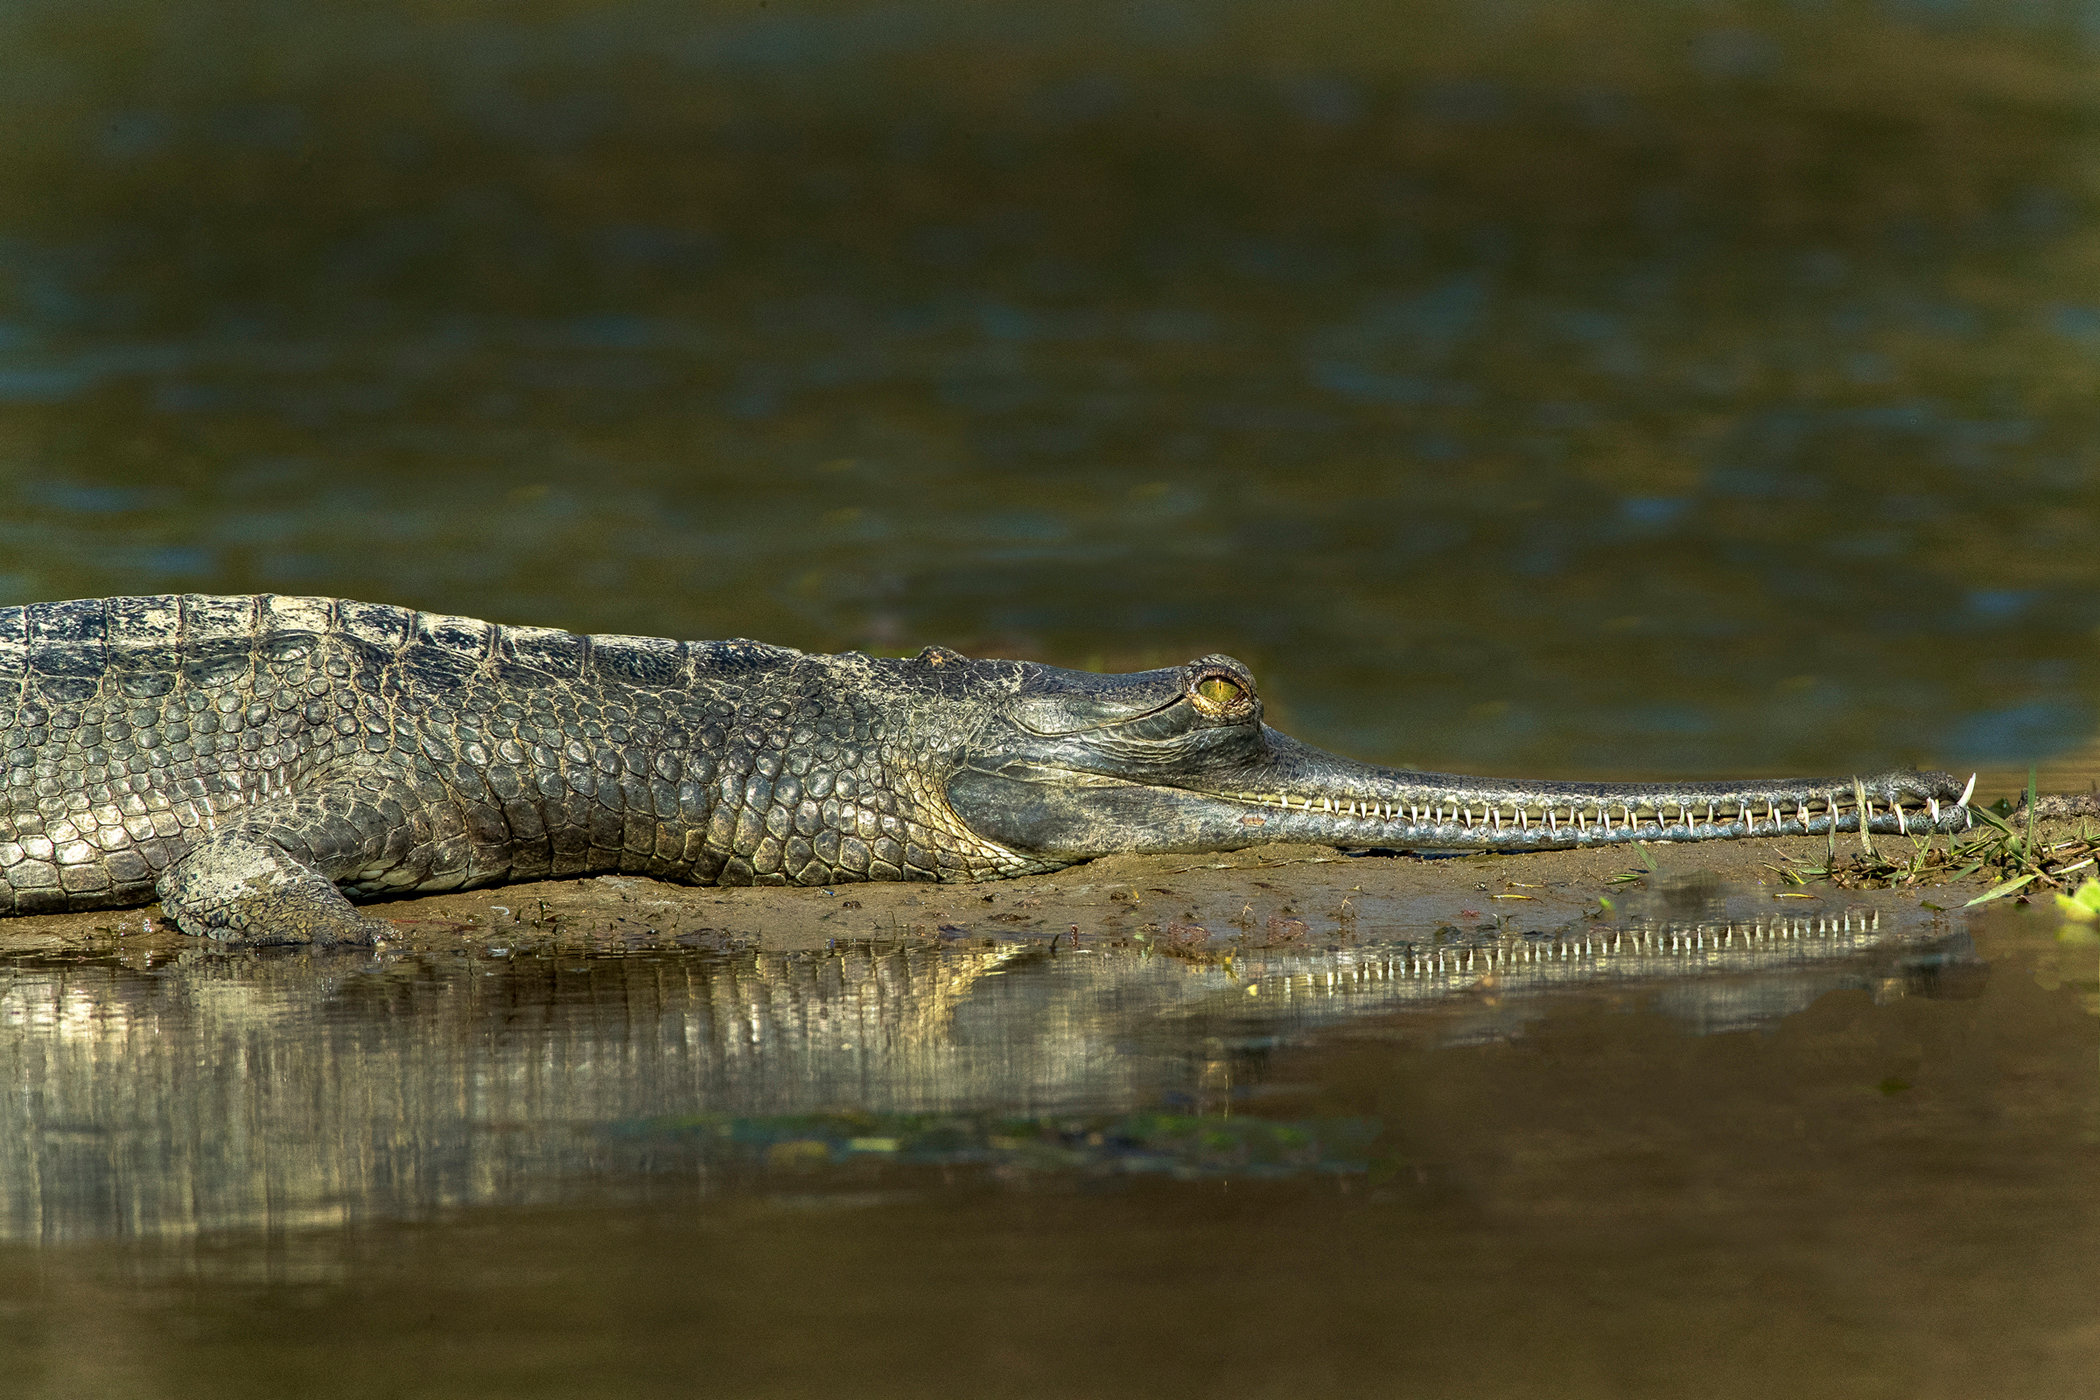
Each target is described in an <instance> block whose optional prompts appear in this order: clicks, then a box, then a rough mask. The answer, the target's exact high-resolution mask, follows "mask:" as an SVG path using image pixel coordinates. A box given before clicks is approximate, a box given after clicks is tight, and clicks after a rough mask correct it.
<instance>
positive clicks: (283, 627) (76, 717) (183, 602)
mask: <svg viewBox="0 0 2100 1400" xmlns="http://www.w3.org/2000/svg"><path fill="white" fill-rule="evenodd" d="M0 761H4V768H0V773H4V782H5V786H4V790H0V913H34V912H45V911H56V910H65V909H95V908H109V907H115V906H123V905H132V904H142V903H146V902H148V901H150V900H152V899H154V898H156V897H157V898H158V899H159V900H160V901H161V903H162V906H163V909H164V910H165V912H166V913H167V914H168V915H169V917H170V918H172V919H173V920H174V921H175V923H176V924H177V926H178V927H180V928H181V929H182V930H183V931H184V932H186V933H192V934H200V935H205V936H209V937H214V938H221V939H226V940H229V941H237V942H247V943H271V942H293V943H308V942H312V943H328V942H337V941H350V942H370V941H373V940H374V939H376V938H378V937H380V936H382V935H383V934H384V933H385V932H386V931H387V927H388V926H387V925H385V924H383V923H381V922H380V921H377V920H374V919H370V918H367V917H365V916H364V915H362V914H360V913H359V912H358V911H357V910H356V908H355V907H354V906H353V905H352V904H351V903H350V901H349V900H348V899H347V898H345V893H347V894H349V895H353V896H378V895H398V894H403V893H407V892H410V891H435V890H449V889H459V888H464V887H468V886H479V885H492V884H497V883H500V882H503V881H506V880H528V879H541V878H547V877H559V876H572V875H584V874H591V873H597V872H609V871H625V872H631V873H636V874H644V875H652V876H656V877H659V878H662V879H669V880H682V881H689V882H693V883H700V884H708V883H715V884H804V885H813V884H832V883H838V882H844V881H853V880H908V879H921V880H934V879H944V880H984V879H996V878H1000V877H1003V876H1010V875H1021V874H1028V873H1032V872H1037V871H1043V870H1050V869H1055V868H1056V867H1058V866H1060V865H1066V864H1070V863H1072V862H1074V861H1079V860H1085V859H1088V858H1090V857H1092V856H1096V855H1102V854H1106V853H1109V852H1113V851H1137V850H1152V851H1209V850H1227V849H1233V848H1236V847H1240V846H1247V845H1253V844H1256V843H1258V842H1262V841H1274V840H1312V841H1322V842H1328V843H1331V844H1335V845H1341V846H1353V847H1359V848H1364V847H1391V848H1399V849H1434V850H1463V849H1484V850H1538V849H1546V848H1550V847H1555V846H1572V845H1590V844H1596V843H1599V842H1605V841H1614V842H1616V841H1625V840H1631V839H1635V838H1645V839H1650V840H1677V841H1684V840H1700V839H1708V838H1717V837H1729V836H1745V835H1781V834H1793V833H1802V832H1821V831H1829V830H1833V829H1836V830H1857V829H1858V827H1859V823H1860V815H1861V803H1862V801H1863V802H1864V803H1865V804H1866V813H1867V821H1868V826H1869V828H1870V829H1871V830H1875V831H1890V832H1894V831H1896V830H1898V829H1901V830H1904V831H1907V832H1911V833H1914V834H1923V833H1924V832H1925V831H1926V830H1959V829H1962V828H1963V827H1965V826H1966V825H1967V823H1968V813H1967V811H1966V809H1965V807H1964V806H1963V805H1962V804H1963V801H1964V799H1965V798H1966V793H1964V792H1962V791H1960V790H1959V789H1958V788H1957V787H1956V785H1955V784H1954V782H1953V780H1952V779H1951V778H1948V777H1947V776H1946V775H1944V774H1910V773H1897V774H1888V775H1884V776H1881V777H1877V778H1873V779H1868V780H1863V781H1860V780H1851V779H1846V780H1838V781H1828V782H1791V783H1748V784H1676V785H1605V784H1573V783H1546V784H1516V783H1506V782H1499V781H1493V780H1485V779H1473V778H1456V777H1448V776H1444V775H1439V774H1426V773H1413V772H1407V771H1403V770H1393V769H1382V768H1374V767H1371V766H1369V765H1364V764H1357V763H1353V762H1350V761H1349V760H1345V759H1339V758H1335V757H1333V756H1331V755H1327V754H1323V753H1320V752H1319V751H1318V750H1315V749H1311V748H1308V747H1306V746H1304V745H1302V744H1298V743H1296V742H1295V741H1293V740H1291V739H1289V738H1287V737H1285V736H1284V735H1282V734H1279V733H1277V732H1276V731H1274V730H1272V729H1269V728H1268V727H1267V726H1265V725H1263V724H1262V723H1261V703H1260V700H1259V699H1258V698H1257V697H1256V696H1255V693H1254V686H1253V679H1252V677H1251V676H1249V675H1248V674H1247V672H1246V669H1245V668H1244V667H1242V666H1240V664H1239V663H1238V662H1235V661H1232V660H1231V659H1230V658H1227V657H1215V656H1214V657H1204V658H1201V659H1199V660H1198V661H1195V662H1192V663H1190V665H1188V666H1186V667H1176V668H1170V669H1167V670H1161V671H1147V672H1139V673H1136V674H1133V675H1125V676H1096V675H1092V674H1090V673H1087V672H1078V671H1064V670H1059V669H1057V668H1054V667H1046V666H1038V665H1035V664H1032V663H1028V662H1016V661H979V660H971V659H968V658H966V657H962V656H960V655H958V654H956V653H954V652H949V651H944V650H941V649H938V648H928V649H927V651H925V652H924V653H922V654H921V655H920V656H919V657H917V658H915V659H913V660H909V661H905V660H887V659H881V658H873V657H867V656H862V655H859V654H858V653H847V654H845V655H843V656H815V655H808V654H805V653H802V652H797V651H791V650H787V649H784V648H780V647H770V646H765V645H762V644H759V643H756V642H746V641H731V642H691V643H681V642H671V641H662V640H657V639H652V638H638V637H583V636H576V635H573V634H570V633H566V632H556V631H549V630H546V629H543V628H529V627H497V626H491V625H490V624H488V623H485V622H477V621H475V620H473V619H471V618H460V617H448V616H441V615H436V614H429V613H415V612H409V611H407V610H405V609H400V608H392V607H385V606H379V605H374V604H368V603H354V602H348V601H344V600H338V599H329V598H286V597H277V596H272V595H267V594H266V595H262V596H260V597H206V596H196V595H192V596H186V597H152V598H112V599H89V600H83V601H77V602H70V603H49V604H37V605H34V606H31V607H26V608H5V609H0Z"/></svg>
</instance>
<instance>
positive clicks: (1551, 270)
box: [0, 0, 2100, 786]
mask: <svg viewBox="0 0 2100 1400" xmlns="http://www.w3.org/2000/svg"><path fill="white" fill-rule="evenodd" d="M2096 57H2100V4H2095V3H2092V0H1772V2H1771V3H1747V2H1746V3H1728V2H1727V0H1705V2H1694V0H1588V2H1587V3H1585V2H1584V0H1471V2H1470V3H1467V2H1466V0H1379V3H1340V2H1339V0H1259V3H1255V2H1254V0H1115V3H1095V0H1059V2H1058V3H1054V4H1046V3H1043V0H1026V3H1009V2H1008V0H967V2H966V3H950V2H949V0H882V2H880V3H871V2H863V0H737V3H712V2H711V0H677V3H668V2H666V3H652V2H649V0H636V2H635V3H618V2H617V0H614V2H611V3H583V2H582V0H576V2H575V3H562V2H561V0H508V2H507V3H502V4H496V3H477V0H450V2H447V0H428V2H427V3H416V0H371V2H370V3H353V2H352V0H336V2H335V3H327V4H322V5H315V4H313V3H311V0H281V2H279V0H214V2H213V3H199V2H197V0H62V3H61V0H12V3H9V4H8V5H6V6H5V7H0V603H14V602H23V601H30V600H36V599H50V598H63V597H75V596H82V595H91V594H111V593H142V592H163V591H251V590H271V591H278V592H310V593H332V594H342V595H347V596H352V597H361V598H368V599H373V600H379V601H389V602H400V603H404V604H408V605H411V606H416V607H421V608H425V609H430V610H437V611H450V612H463V613H469V614H473V615H477V616H483V617H488V618H492V619H495V620H498V621H511V622H532V623H541V624H552V625H559V626H564V627H570V628H575V629H580V630H599V631H621V632H639V633H651V634H669V635H677V636H685V637H718V636H734V635H748V636H754V637H760V638H764V639H766V640H769V641H775V642H781V643H786V644H791V645H796V646H802V647H808V648H817V649H826V650H831V649H839V648H845V647H861V648H865V649H872V650H887V651H903V652H909V651H915V650H916V649H917V648H918V647H919V646H921V645H922V644H924V643H927V642H936V641H937V642H943V643H947V644H950V645H954V646H957V647H960V648H963V649H965V650H970V651H975V652H980V653H991V654H1006V655H1021V656H1031V657H1038V658H1042V659H1045V660H1050V661H1055V662H1061V663H1064V664H1070V665H1082V666H1094V667H1108V668H1127V667H1135V666H1141V665H1147V664H1161V663H1166V662H1174V661H1180V660H1184V659H1186V658H1188V657H1190V656H1193V655H1196V654H1199V653H1201V652H1205V651H1210V650H1223V651H1229V652H1232V653H1234V654H1237V655H1239V656H1241V657H1242V658H1244V659H1246V660H1248V661H1249V662H1251V663H1252V664H1254V665H1255V666H1256V668H1257V672H1258V674H1259V675H1260V676H1261V677H1262V680H1263V685H1264V692H1265V694H1266V695H1267V697H1268V699H1269V702H1270V709H1271V715H1272V718H1274V719H1275V720H1276V721H1277V722H1278V723H1280V724H1282V725H1284V726H1285V727H1288V728H1290V729H1291V730H1292V731H1293V732H1295V733H1297V734H1298V735H1300V737H1303V738H1306V739H1309V740H1311V741H1313V742H1316V743H1320V744H1323V745H1325V746H1328V747H1332V748H1337V749H1342V750H1345V751H1348V752H1350V753H1353V754H1356V755H1358V756H1361V757H1365V758H1371V759H1379V760H1385V761H1392V762H1404V763H1410V764H1416V765H1421V766H1431V767H1447V768H1458V769H1464V770H1469V771H1475V772H1484V773H1500V774H1511V775H1533V776H1541V775H1561V776H1601V775H1604V774H1607V773H1615V774H1622V775H1627V776H1664V775H1680V776H1702V775H1721V774H1726V773H1732V772H1763V773H1776V772H1810V771H1817V770H1831V771H1850V770H1852V769H1855V768H1870V767H1876V766H1881V765H1886V764H1893V763H1906V762H1918V763H1926V764H1933V765H1942V764H1944V765H1947V766H1957V765H1959V766H1961V767H1963V768H1964V769H1966V768H1968V767H1973V766H1977V765H1983V766H1985V767H1986V768H1990V767H1993V766H1995V767H1996V768H1997V769H1998V770H2001V771H2007V772H2010V771H2013V770H2015V769H2017V770H2018V771H2019V772H2020V773H2021V774H2022V775H2023V776H2024V773H2025V769H2026V765H2027V764H2028V763H2029V762H2031V761H2042V762H2043V763H2044V773H2045V778H2049V777H2058V778H2061V777H2062V775H2065V774H2072V775H2074V776H2075V774H2076V773H2078V772H2080V771H2083V769H2082V768H2081V765H2084V767H2086V768H2092V767H2094V765H2093V764H2092V763H2091V762H2090V761H2089V760H2088V759H2087V758H2084V757H2081V756H2080V754H2079V752H2078V751H2079V749H2080V746H2081V745H2082V744H2084V743H2085V742H2086V741H2087V740H2088V739H2089V738H2090V737H2091V736H2092V735H2093V733H2094V732H2095V729H2096V714H2095V703H2094V702H2095V698H2096V697H2100V674H2096V670H2100V667H2096V659H2100V645H2096V628H2100V588H2096V583H2100V553H2096V548H2095V546H2096V542H2100V511H2096V507H2100V471H2096V466H2100V393H2096V391H2100V211H2096V207H2095V201H2094V189H2093V182H2094V176H2095V169H2096V166H2095V157H2096V150H2100V148H2096V146H2095V144H2094V137H2095V131H2094V116H2095V113H2096V111H2100V88H2096V79H2100V67H2096ZM2094 771H2100V768H2095V770H2094ZM2079 785H2080V786H2083V782H2082V781H2081V782H2080V783H2079Z"/></svg>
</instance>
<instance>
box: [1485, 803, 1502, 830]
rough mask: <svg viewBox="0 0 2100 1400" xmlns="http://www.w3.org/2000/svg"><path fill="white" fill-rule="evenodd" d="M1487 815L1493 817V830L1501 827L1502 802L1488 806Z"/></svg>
mask: <svg viewBox="0 0 2100 1400" xmlns="http://www.w3.org/2000/svg"><path fill="white" fill-rule="evenodd" d="M1488 815H1489V816H1491V817H1493V818H1494V821H1495V830H1497V831H1500V830H1501V829H1502V804H1501V803H1500V802H1497V803H1496V804H1495V805H1494V806H1492V807H1490V808H1488Z"/></svg>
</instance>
